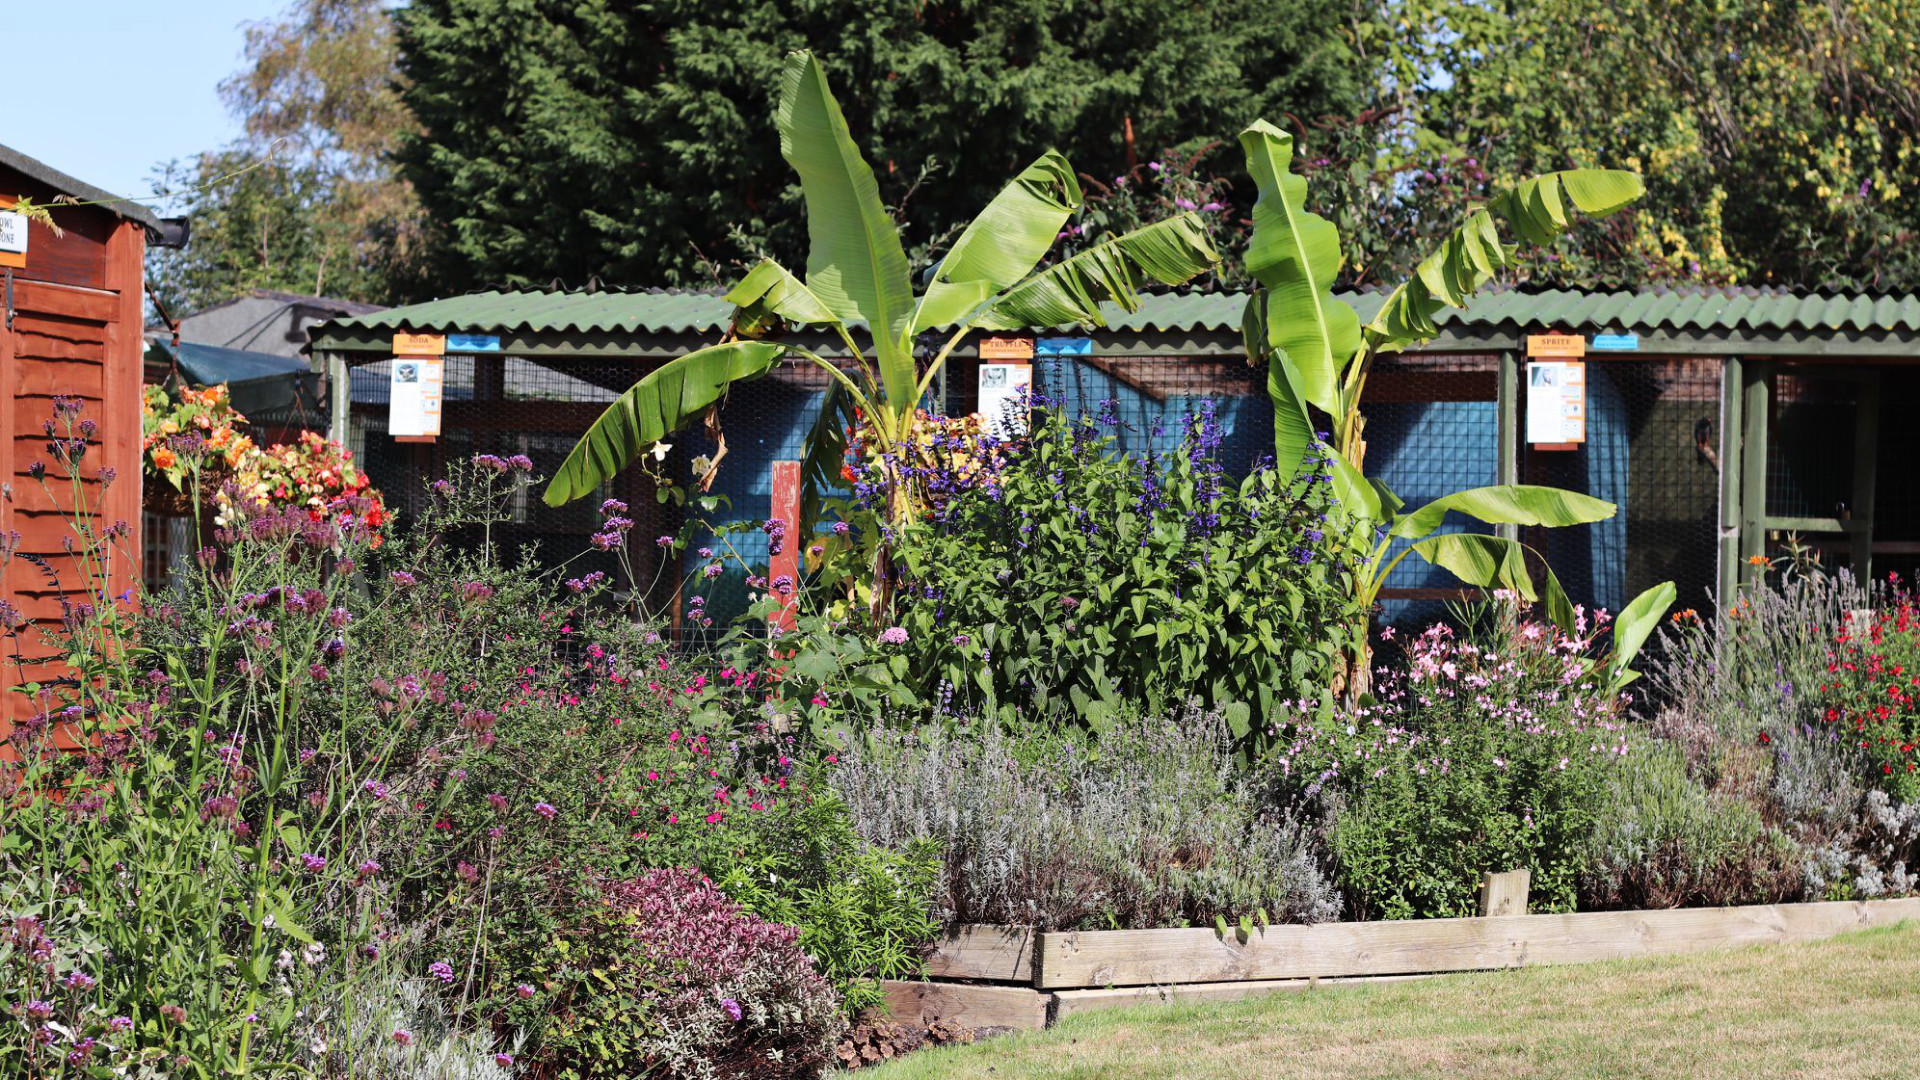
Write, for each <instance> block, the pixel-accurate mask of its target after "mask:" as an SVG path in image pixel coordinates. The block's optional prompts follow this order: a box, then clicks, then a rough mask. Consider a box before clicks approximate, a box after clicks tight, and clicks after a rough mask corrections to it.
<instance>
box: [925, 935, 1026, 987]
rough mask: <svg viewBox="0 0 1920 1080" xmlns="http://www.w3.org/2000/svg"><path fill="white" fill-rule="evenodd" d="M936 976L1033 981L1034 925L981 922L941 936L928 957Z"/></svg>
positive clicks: (1021, 981)
mask: <svg viewBox="0 0 1920 1080" xmlns="http://www.w3.org/2000/svg"><path fill="white" fill-rule="evenodd" d="M927 975H928V976H929V977H931V978H936V979H984V980H989V981H992V982H1011V983H1023V984H1026V985H1029V986H1030V985H1032V984H1033V928H1032V927H1030V926H996V925H992V924H989V923H978V924H972V925H968V926H961V927H958V928H956V929H955V930H954V931H953V932H952V933H951V934H948V935H947V936H946V937H944V938H941V939H940V942H939V943H938V944H937V945H935V946H934V950H933V953H932V954H931V955H929V956H928V957H927Z"/></svg>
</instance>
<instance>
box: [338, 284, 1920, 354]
mask: <svg viewBox="0 0 1920 1080" xmlns="http://www.w3.org/2000/svg"><path fill="white" fill-rule="evenodd" d="M1343 298H1344V299H1346V300H1348V301H1349V302H1350V303H1352V304H1353V306H1354V307H1355V308H1356V309H1358V310H1359V312H1360V315H1361V318H1363V319H1366V318H1371V317H1372V315H1373V314H1374V312H1375V311H1377V310H1378V309H1379V307H1380V304H1381V303H1382V302H1383V300H1384V294H1383V293H1380V292H1372V291H1368V292H1357V293H1347V294H1343ZM1245 303H1246V295H1245V294H1244V293H1237V292H1217V293H1203V292H1187V293H1160V294H1153V295H1148V296H1144V297H1142V298H1141V303H1140V309H1139V310H1138V311H1134V312H1124V311H1121V310H1119V309H1118V308H1112V309H1111V314H1110V316H1109V319H1108V325H1109V327H1110V328H1111V329H1113V330H1117V331H1132V332H1152V331H1162V332H1165V331H1177V332H1186V333H1191V332H1194V331H1210V332H1222V331H1235V330H1238V329H1239V326H1240V311H1241V308H1242V307H1243V306H1244V305H1245ZM731 312H732V309H731V308H730V307H729V306H728V305H727V303H726V301H724V300H722V299H721V298H720V297H719V296H718V295H717V294H714V293H706V292H679V291H672V290H650V291H633V292H618V291H602V292H533V291H528V292H481V293H473V294H471V295H468V296H456V297H450V298H448V299H445V300H433V301H429V302H427V303H423V304H412V305H409V306H406V307H397V308H388V309H386V310H384V311H377V312H374V313H372V314H368V315H358V316H354V317H352V318H346V319H336V320H334V321H332V322H329V323H325V324H323V325H321V326H320V327H317V328H316V329H315V331H314V339H315V340H316V341H318V340H320V339H322V338H323V337H325V336H327V335H328V334H329V333H351V332H353V331H356V330H357V331H363V332H364V331H381V330H412V331H416V332H429V333H453V332H465V333H480V334H485V333H562V334H590V335H625V334H649V335H663V336H681V335H693V336H708V335H712V334H715V333H718V332H719V331H721V330H722V329H724V328H725V327H726V325H727V318H728V316H729V315H730V314H731ZM1437 321H1438V322H1439V324H1440V325H1441V326H1442V327H1455V328H1459V327H1466V326H1478V327H1493V326H1504V325H1512V326H1518V327H1554V328H1557V329H1565V330H1620V331H1662V330H1680V331H1694V332H1703V333H1713V332H1715V331H1735V330H1741V331H1798V332H1811V333H1819V332H1835V333H1841V334H1848V333H1858V334H1878V333H1895V334H1920V297H1916V296H1913V295H1907V296H1880V297H1874V296H1797V295H1794V294H1792V293H1788V292H1782V291H1774V290H1770V289H1705V288H1677V289H1653V290H1644V291H1638V292H1580V291H1576V290H1570V289H1549V290H1545V291H1542V292H1523V291H1520V290H1494V291H1489V292H1487V293H1484V294H1482V295H1481V296H1480V297H1478V298H1477V299H1475V300H1474V302H1473V304H1472V306H1471V307H1469V308H1467V309H1465V310H1457V309H1452V308H1449V309H1445V310H1443V311H1442V312H1441V314H1440V316H1439V318H1438V320H1437Z"/></svg>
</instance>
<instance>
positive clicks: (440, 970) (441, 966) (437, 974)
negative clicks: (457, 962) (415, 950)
mask: <svg viewBox="0 0 1920 1080" xmlns="http://www.w3.org/2000/svg"><path fill="white" fill-rule="evenodd" d="M427 974H429V975H431V976H433V977H434V978H436V979H439V980H440V982H441V983H442V984H443V985H451V984H452V982H453V965H452V964H449V963H447V962H446V961H445V960H435V961H434V962H433V963H431V964H429V965H427Z"/></svg>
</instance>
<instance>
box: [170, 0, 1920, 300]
mask: <svg viewBox="0 0 1920 1080" xmlns="http://www.w3.org/2000/svg"><path fill="white" fill-rule="evenodd" d="M1916 23H1920V0H1677V2H1671V3H1659V4H1647V3H1633V4H1614V3H1611V2H1609V0H1524V2H1522V0H1305V2H1302V3H1299V4H1289V5H1276V4H1266V3H1259V2H1256V0H1228V2H1224V3H1219V4H1213V5H1202V4H1191V3H1176V4H1162V3H1156V2H1153V0H1116V2H1111V3H1092V2H1089V0H1065V2H1053V0H933V2H925V3H912V2H907V0H888V2H880V3H860V4H856V3H850V2H848V0H797V2H792V3H782V2H774V0H750V2H746V3H737V4H729V5H704V4H695V3H689V2H686V0H658V2H652V3H627V2H616V0H582V2H568V3H561V2H558V0H413V2H411V3H408V4H405V5H400V6H392V5H390V4H389V3H387V2H386V0H289V3H288V6H287V8H286V9H285V11H284V12H283V13H282V14H281V15H280V16H279V17H277V18H275V19H271V20H267V21H263V22H261V23H258V24H255V25H253V26H252V27H250V28H249V35H248V44H247V49H246V57H245V64H244V66H243V68H242V69H241V70H240V71H238V72H236V73H235V74H234V76H232V77H231V78H229V79H228V80H227V81H226V82H225V83H223V84H222V94H223V98H224V100H225V101H226V102H227V104H228V106H229V107H230V108H231V109H232V110H233V111H234V112H235V114H236V115H237V116H239V117H241V118H242V119H243V120H244V121H245V126H246V136H245V137H244V138H243V139H241V140H240V141H239V142H237V143H235V144H232V145H229V146H226V147H220V148H215V149H211V150H208V151H206V152H204V153H200V154H196V155H192V156H190V157H187V158H185V159H183V161H182V162H180V163H177V164H175V165H173V166H172V167H171V170H170V173H169V175H168V176H167V177H166V186H167V187H170V188H172V189H173V190H175V191H180V190H183V189H190V194H188V195H187V196H186V197H185V198H183V199H181V200H179V202H178V203H177V204H176V206H175V207H174V209H176V210H184V211H186V212H188V213H190V214H192V216H193V217H194V218H195V226H196V227H195V233H196V236H195V242H194V244H193V246H192V247H190V248H189V249H188V250H187V251H186V252H184V253H160V254H156V255H155V256H154V271H155V278H156V282H157V285H158V287H159V290H160V292H161V295H162V296H163V298H164V299H165V300H166V301H167V302H168V303H169V305H170V306H171V307H172V308H174V309H176V310H193V309H196V308H199V307H203V306H206V305H208V304H211V303H214V302H218V301H219V300H221V299H225V298H227V297H229V296H232V295H236V294H238V293H241V292H243V291H245V290H246V289H249V288H258V287H268V288H279V289H286V290H290V291H295V292H323V293H329V294H333V295H340V296H346V297H349V298H353V299H362V300H373V301H381V302H389V303H395V302H404V301H407V300H410V299H414V298H418V297H422V296H428V295H444V294H446V293H448V292H457V291H460V290H462V289H467V288H472V287H476V286H479V285H483V284H497V283H511V284H535V285H544V284H547V283H549V282H551V281H554V280H555V279H559V280H563V281H565V282H567V283H569V284H573V285H581V284H584V283H585V282H586V281H587V279H588V278H590V277H599V278H601V279H603V280H606V281H608V282H611V283H617V284H625V285H673V284H680V285H696V286H707V285H712V284H714V283H715V282H716V281H717V280H719V279H722V278H726V277H730V276H731V274H730V273H729V272H728V271H729V268H730V266H731V265H732V264H741V263H745V262H747V261H750V260H752V259H754V258H757V257H758V256H760V255H762V254H766V255H772V256H774V257H775V258H779V259H781V260H783V261H785V262H787V263H789V264H797V263H798V262H799V261H800V260H799V259H798V256H799V254H800V253H801V250H802V248H803V247H804V230H803V228H802V225H801V218H800V214H799V193H798V189H797V186H796V185H794V184H793V183H792V179H791V174H790V172H789V171H788V170H787V169H786V168H785V167H784V165H783V163H782V162H781V161H780V158H779V150H778V146H777V144H776V140H775V138H774V135H773V131H772V128H771V125H769V124H768V123H767V120H766V118H767V117H768V116H769V115H770V113H771V111H772V105H773V98H774V95H775V93H776V90H777V86H778V78H777V73H778V71H779V65H780V58H781V57H782V56H783V55H784V54H785V53H786V52H787V51H788V50H790V49H797V48H811V49H813V50H814V51H815V52H816V53H818V54H819V55H820V57H821V59H822V62H823V63H824V65H825V67H826V70H827V74H828V77H829V79H830V80H831V81H832V83H833V85H834V86H836V87H838V88H839V89H840V92H841V94H842V96H843V98H844V99H845V100H844V104H845V106H846V112H847V115H848V116H849V117H851V118H853V121H854V123H855V125H856V128H855V131H854V135H855V138H856V139H857V140H858V141H859V143H860V146H861V149H862V150H863V151H864V152H865V153H867V154H868V156H869V157H870V158H872V159H873V161H874V164H875V168H876V170H877V171H878V172H879V174H880V175H879V179H880V184H881V189H882V196H883V198H884V199H885V200H886V201H887V202H888V203H889V204H892V205H894V206H896V207H897V208H899V210H900V211H901V213H900V215H899V216H901V217H903V218H906V219H910V221H911V226H910V228H909V233H908V236H907V242H908V245H909V255H910V256H914V257H916V258H921V259H923V258H924V257H925V256H926V255H927V254H928V253H929V252H930V251H935V250H936V249H937V248H938V247H939V246H940V244H941V241H942V240H951V238H952V235H951V234H952V232H953V231H954V230H955V229H956V228H957V227H958V226H959V225H960V224H962V223H964V222H965V221H966V220H968V219H969V218H970V217H971V215H972V214H973V213H975V212H976V211H977V210H978V209H979V208H980V207H981V206H983V205H984V204H985V203H986V201H987V199H988V198H989V197H990V196H991V195H992V194H993V192H994V191H996V190H997V189H998V186H999V185H1000V184H1001V182H1002V181H1004V179H1005V178H1006V177H1008V176H1010V175H1013V174H1014V173H1015V172H1017V171H1018V170H1019V169H1020V168H1021V167H1023V166H1024V165H1026V164H1027V162H1029V161H1031V160H1032V159H1033V157H1034V155H1036V154H1038V153H1039V152H1040V151H1042V150H1044V149H1046V148H1047V147H1049V146H1052V147H1055V148H1057V149H1059V150H1061V151H1062V152H1063V153H1065V154H1066V155H1067V157H1068V159H1069V160H1070V161H1071V162H1072V163H1073V165H1074V167H1075V168H1076V169H1078V170H1080V171H1081V172H1082V173H1083V174H1084V176H1085V177H1086V179H1087V183H1086V189H1087V193H1088V195H1089V197H1090V201H1089V203H1088V206H1087V207H1086V209H1085V210H1084V211H1083V214H1082V218H1081V223H1082V224H1083V225H1085V226H1087V227H1088V228H1089V231H1088V233H1087V234H1085V235H1084V236H1082V237H1079V238H1069V239H1068V240H1067V241H1066V249H1067V250H1072V249H1073V248H1074V247H1075V246H1076V245H1079V244H1083V243H1085V242H1088V241H1091V240H1092V239H1094V238H1095V237H1097V236H1099V235H1102V234H1105V233H1117V232H1121V231H1125V230H1126V229H1127V228H1131V227H1134V226H1135V225H1137V224H1140V223H1142V222H1144V221H1148V220H1152V219H1155V218H1158V217H1163V216H1165V215H1166V213H1167V212H1168V210H1169V209H1170V208H1171V206H1172V201H1173V200H1174V199H1176V198H1186V199H1189V200H1190V201H1192V202H1195V203H1206V202H1209V201H1214V200H1217V201H1219V202H1221V203H1223V204H1224V205H1225V207H1226V209H1224V210H1223V211H1221V212H1219V213H1217V214H1214V215H1212V216H1211V220H1212V221H1213V223H1214V225H1215V228H1216V230H1217V231H1218V233H1219V234H1220V235H1218V236H1217V237H1216V240H1217V242H1218V244H1219V246H1220V247H1221V249H1222V251H1223V252H1224V253H1225V254H1226V255H1227V262H1226V266H1228V267H1229V268H1233V267H1237V266H1238V265H1239V263H1240V259H1239V258H1238V254H1239V250H1240V248H1241V247H1242V246H1243V245H1244V241H1245V232H1246V229H1247V227H1248V222H1247V218H1248V215H1249V208H1250V205H1251V202H1252V198H1253V191H1252V188H1251V185H1248V184H1246V183H1244V182H1243V179H1242V174H1241V172H1240V168H1239V162H1238V161H1237V155H1235V154H1234V153H1233V147H1232V145H1231V141H1230V140H1231V136H1232V134H1233V132H1235V131H1237V130H1239V128H1240V127H1241V126H1243V125H1244V124H1246V123H1247V122H1249V121H1250V120H1252V119H1254V118H1256V117H1262V116H1264V117H1267V118H1269V119H1271V120H1273V121H1274V122H1275V123H1276V124H1279V125H1280V126H1281V127H1282V128H1283V129H1284V130H1286V131H1288V132H1289V133H1290V134H1293V135H1294V136H1295V137H1296V140H1297V142H1298V146H1299V153H1298V158H1297V161H1296V170H1297V171H1298V172H1299V173H1300V174H1301V175H1304V176H1306V177H1307V178H1308V179H1309V181H1310V183H1311V184H1312V185H1313V192H1312V195H1311V198H1310V202H1311V203H1312V205H1314V206H1316V207H1320V208H1322V209H1321V212H1322V213H1324V214H1325V215H1326V216H1327V217H1328V218H1329V219H1331V220H1332V221H1333V222H1334V223H1335V225H1336V226H1337V227H1338V228H1339V231H1340V234H1341V236H1342V237H1343V249H1342V256H1343V258H1344V260H1345V261H1344V264H1343V266H1342V269H1341V272H1340V279H1339V280H1340V282H1341V283H1343V284H1368V283H1381V282H1393V281H1398V280H1400V279H1401V278H1403V277H1405V276H1406V274H1407V272H1408V271H1409V270H1411V268H1412V266H1413V264H1414V263H1415V262H1416V261H1417V260H1418V259H1419V257H1420V256H1421V255H1422V254H1424V252H1425V251H1426V250H1428V249H1429V248H1430V246H1431V243H1432V241H1433V240H1434V239H1435V238H1436V237H1439V236H1441V235H1443V234H1444V233H1445V232H1446V231H1448V230H1450V229H1452V228H1453V227H1455V226H1457V225H1458V224H1459V223H1460V222H1461V221H1462V220H1464V218H1465V216H1466V215H1467V214H1468V213H1469V212H1470V211H1471V210H1472V209H1473V208H1474V207H1476V206H1478V205H1480V203H1481V202H1483V201H1484V199H1485V198H1486V196H1487V195H1488V194H1489V193H1491V192H1494V191H1498V190H1501V189H1502V188H1504V187H1507V186H1510V185H1511V184H1512V183H1513V182H1514V181H1515V180H1517V179H1519V178H1521V177H1523V176H1527V175H1532V174H1536V173H1543V172H1549V171H1554V170H1558V169H1565V168H1575V167H1592V166H1606V167H1613V168H1624V169H1632V170H1634V171H1637V172H1640V173H1642V174H1643V175H1645V176H1646V178H1647V182H1648V186H1649V190H1648V195H1647V198H1646V199H1645V200H1643V201H1642V203H1641V204H1640V205H1639V206H1638V207H1637V208H1636V210H1635V211H1634V212H1633V213H1630V214H1623V215H1618V216H1616V217H1614V218H1610V219H1608V220H1607V221H1606V222H1604V223H1601V224H1595V225H1589V226H1585V227H1582V228H1581V229H1579V230H1577V231H1576V232H1575V233H1574V234H1573V235H1571V236H1569V237H1567V238H1565V239H1564V240H1562V241H1561V242H1560V243H1558V244H1557V245H1554V246H1553V247H1552V248H1550V249H1546V250H1542V251H1538V252H1529V253H1525V254H1523V257H1522V260H1521V263H1520V265H1519V266H1518V267H1516V268H1515V270H1516V273H1515V274H1514V277H1515V279H1516V280H1517V281H1518V282H1520V283H1521V284H1531V285H1549V284H1574V285H1581V286H1588V287H1592V286H1632V285H1640V284H1646V283H1650V282H1680V281H1702V282H1706V283H1732V284H1762V285H1779V286H1786V287H1792V288H1803V289H1825V290H1834V289H1865V290H1876V291H1899V290H1905V289H1911V288H1914V287H1915V284H1916V280H1920V210H1916V209H1915V208H1914V207H1915V203H1914V202H1913V200H1912V199H1911V198H1910V197H1909V194H1910V193H1911V192H1912V191H1913V190H1915V187H1916V184H1920V176H1916V170H1917V169H1920V162H1916V160H1915V153H1914V151H1915V146H1916V138H1917V137H1920V58H1917V57H1916V49H1917V48H1920V47H1917V46H1916V45H1915V39H1914V35H1913V34H1912V33H1911V31H1910V29H1909V28H1910V27H1911V26H1913V25H1915V24H1916ZM1129 129H1131V141H1129V137H1128V132H1129ZM269 155H271V159H272V161H273V164H272V165H271V166H270V167H266V168H262V169H258V170H255V171H253V172H250V173H247V174H245V175H243V176H241V177H239V178H233V177H231V176H230V175H229V174H230V173H231V172H232V170H234V169H235V168H238V167H240V166H243V165H245V164H246V163H248V162H257V161H261V160H264V159H266V158H268V156H269ZM1149 162H1162V163H1164V164H1165V165H1166V171H1165V172H1164V173H1162V172H1151V173H1150V172H1149V171H1148V163H1149ZM1123 175H1124V176H1127V177H1128V179H1129V183H1128V184H1126V185H1117V184H1116V183H1115V181H1116V179H1117V178H1119V177H1121V176H1123ZM1228 272H1229V273H1234V272H1237V271H1234V270H1231V269H1230V270H1229V271H1228ZM1227 283H1228V284H1244V283H1243V282H1237V281H1229V282H1227Z"/></svg>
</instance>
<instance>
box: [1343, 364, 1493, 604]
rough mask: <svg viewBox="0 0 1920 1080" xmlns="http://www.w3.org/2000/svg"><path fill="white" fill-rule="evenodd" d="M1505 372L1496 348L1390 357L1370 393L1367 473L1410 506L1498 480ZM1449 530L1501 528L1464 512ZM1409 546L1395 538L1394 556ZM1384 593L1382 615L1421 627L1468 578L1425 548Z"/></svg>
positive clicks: (1378, 367) (1370, 383)
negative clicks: (1433, 560)
mask: <svg viewBox="0 0 1920 1080" xmlns="http://www.w3.org/2000/svg"><path fill="white" fill-rule="evenodd" d="M1499 371H1500V361H1499V358H1498V357H1495V356H1487V355H1433V354H1424V355H1423V354H1419V353H1413V354H1395V355H1388V356H1383V357H1381V358H1380V359H1379V360H1378V361H1377V362H1376V363H1375V365H1374V368H1373V371H1372V372H1371V373H1370V374H1369V375H1368V377H1367V385H1366V390H1365V393H1364V395H1363V398H1362V401H1361V406H1362V408H1363V410H1364V411H1365V413H1366V417H1367V426H1366V444H1367V445H1366V460H1365V462H1364V465H1365V466H1366V471H1367V474H1368V475H1369V476H1373V477H1377V478H1379V479H1380V480H1381V481H1382V482H1383V483H1385V484H1386V485H1387V487H1389V488H1391V489H1392V490H1393V491H1394V493H1395V494H1397V495H1399V496H1400V498H1402V499H1404V500H1406V502H1407V505H1408V506H1410V507H1412V506H1420V505H1422V504H1424V503H1427V502H1431V501H1432V500H1434V499H1437V498H1440V497H1441V496H1443V495H1448V494H1451V493H1453V492H1455V491H1459V490H1461V489H1463V488H1472V487H1485V486H1486V485H1489V484H1493V483H1497V482H1498V480H1499V470H1500V441H1499V440H1500V412H1499V404H1498V397H1499ZM1439 531H1441V532H1490V531H1491V529H1489V528H1488V527H1486V526H1484V525H1481V524H1480V523H1479V522H1476V521H1472V520H1470V519H1467V518H1464V517H1462V516H1460V515H1458V514H1454V515H1450V516H1449V519H1448V521H1447V522H1446V523H1445V524H1444V525H1442V526H1441V528H1440V530H1439ZM1405 550H1406V541H1395V542H1394V546H1393V549H1392V551H1391V553H1390V555H1389V558H1391V557H1393V556H1396V555H1399V554H1401V553H1402V552H1404V551H1405ZM1381 595H1382V598H1383V600H1382V604H1381V612H1380V621H1381V622H1382V623H1384V624H1387V625H1393V626H1411V625H1415V624H1424V623H1427V622H1431V621H1433V620H1435V619H1438V618H1442V617H1444V616H1445V614H1446V606H1447V602H1448V601H1449V600H1450V599H1454V598H1457V597H1459V596H1460V595H1462V593H1461V583H1460V581H1459V579H1457V578H1455V577H1454V576H1453V575H1452V574H1450V573H1448V572H1447V571H1445V570H1442V569H1440V568H1439V567H1437V566H1433V565H1431V564H1430V563H1428V562H1426V561H1425V560H1423V559H1421V558H1420V557H1419V556H1417V555H1416V556H1412V557H1409V558H1406V559H1403V560H1402V561H1401V562H1400V564H1399V565H1398V566H1397V567H1395V568H1394V571H1393V573H1391V574H1389V575H1388V577H1387V581H1386V585H1385V588H1384V589H1383V590H1382V594H1381Z"/></svg>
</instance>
